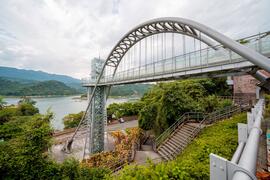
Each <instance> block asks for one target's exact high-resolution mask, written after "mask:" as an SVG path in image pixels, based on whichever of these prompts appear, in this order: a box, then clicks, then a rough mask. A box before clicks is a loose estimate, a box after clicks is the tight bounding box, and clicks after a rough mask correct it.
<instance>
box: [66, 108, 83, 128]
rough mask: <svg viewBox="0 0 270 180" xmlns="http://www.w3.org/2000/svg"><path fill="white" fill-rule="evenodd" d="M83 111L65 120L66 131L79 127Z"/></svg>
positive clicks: (67, 116)
mask: <svg viewBox="0 0 270 180" xmlns="http://www.w3.org/2000/svg"><path fill="white" fill-rule="evenodd" d="M83 113H84V112H83V111H81V112H79V113H77V114H76V113H75V114H68V115H66V116H65V117H64V118H63V121H64V125H65V129H68V128H74V127H77V126H78V125H79V123H80V121H81V119H82V116H83Z"/></svg>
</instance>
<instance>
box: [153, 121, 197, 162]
mask: <svg viewBox="0 0 270 180" xmlns="http://www.w3.org/2000/svg"><path fill="white" fill-rule="evenodd" d="M197 127H199V123H188V122H187V123H183V124H182V125H181V126H179V127H178V128H177V129H176V130H175V132H174V133H173V134H172V135H171V136H170V137H169V138H168V139H167V140H166V141H165V142H164V143H162V145H161V146H159V147H158V149H157V151H158V153H159V154H160V155H161V157H162V158H163V159H165V160H166V161H168V160H173V159H174V158H175V155H177V154H179V153H180V152H181V151H182V150H183V149H184V148H185V147H186V145H187V144H188V141H187V140H188V139H189V137H190V136H192V134H193V132H194V131H195V130H196V129H197Z"/></svg>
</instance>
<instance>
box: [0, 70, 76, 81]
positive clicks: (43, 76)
mask: <svg viewBox="0 0 270 180" xmlns="http://www.w3.org/2000/svg"><path fill="white" fill-rule="evenodd" d="M0 77H6V78H9V79H17V80H18V79H21V80H32V81H50V80H55V81H60V82H63V83H65V84H80V80H79V79H76V78H73V77H70V76H66V75H58V74H50V73H46V72H43V71H33V70H25V69H17V68H11V67H1V66H0Z"/></svg>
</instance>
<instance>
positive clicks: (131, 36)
mask: <svg viewBox="0 0 270 180" xmlns="http://www.w3.org/2000/svg"><path fill="white" fill-rule="evenodd" d="M159 33H179V34H183V35H186V36H190V37H193V38H195V39H198V40H199V41H202V42H204V43H205V44H207V45H209V46H210V47H213V48H215V47H214V46H215V42H217V43H218V44H221V45H223V47H225V48H228V49H230V50H231V51H233V52H235V53H237V54H239V55H240V56H242V57H243V58H245V59H247V60H248V61H250V62H252V63H253V64H255V65H257V66H258V67H260V68H262V69H265V70H267V71H269V72H270V60H269V59H268V58H267V57H265V56H263V55H261V54H260V53H258V52H256V51H254V50H252V49H250V48H248V47H245V46H243V45H241V44H239V43H238V42H235V41H234V40H232V39H230V38H228V37H226V36H224V35H223V34H221V33H219V32H217V31H215V30H213V29H211V28H209V27H207V26H205V25H203V24H200V23H197V22H195V21H192V20H188V19H183V18H177V17H167V18H158V19H153V20H150V21H147V22H145V23H142V24H140V25H138V26H137V27H135V28H133V29H132V30H131V31H129V32H128V33H126V35H124V36H123V38H121V40H119V41H118V43H117V44H116V45H115V46H114V48H113V49H112V51H111V52H110V54H109V56H108V57H107V59H106V60H105V63H104V65H103V67H102V69H101V72H100V75H99V76H98V78H97V80H96V83H95V86H94V87H93V89H92V94H91V96H90V98H89V104H88V107H87V110H86V112H85V114H84V116H83V117H82V119H81V122H80V124H79V126H78V127H77V129H76V131H75V133H74V135H73V136H72V138H71V139H70V140H69V141H68V143H67V145H66V148H65V149H70V148H71V144H72V141H73V138H74V136H75V134H76V133H77V131H78V129H79V128H80V126H81V124H83V123H82V122H83V121H84V120H85V117H86V114H87V113H91V111H90V112H88V111H89V109H91V108H90V107H91V104H92V103H93V102H94V99H95V98H96V96H97V95H98V94H99V93H97V91H99V87H100V86H99V83H100V79H101V77H102V76H103V75H104V74H103V73H104V72H105V68H106V67H113V68H114V73H113V76H114V74H115V72H116V70H117V68H118V65H119V64H120V62H121V60H122V59H123V57H124V55H125V54H126V53H127V52H128V51H129V49H130V48H132V47H133V46H134V45H135V44H136V43H137V42H139V41H141V40H142V39H144V38H147V37H148V36H151V35H154V34H159ZM93 108H99V107H95V106H93ZM94 111H96V110H93V112H94ZM97 111H98V110H97ZM98 114H100V113H98ZM90 117H92V118H95V117H94V116H92V115H91V116H90ZM92 121H96V119H92ZM100 130H101V131H104V128H103V129H102V128H100ZM99 132H100V131H99ZM103 134H104V132H103V133H102V132H100V134H97V136H101V135H103ZM90 138H92V140H89V142H94V141H93V139H99V140H100V142H99V143H98V144H102V143H104V142H101V141H103V138H95V137H93V136H92V137H90ZM102 148H103V145H100V146H99V149H98V150H94V151H95V152H98V151H102Z"/></svg>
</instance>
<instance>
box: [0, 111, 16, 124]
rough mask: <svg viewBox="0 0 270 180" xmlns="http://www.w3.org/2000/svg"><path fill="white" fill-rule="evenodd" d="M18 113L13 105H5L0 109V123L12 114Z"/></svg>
mask: <svg viewBox="0 0 270 180" xmlns="http://www.w3.org/2000/svg"><path fill="white" fill-rule="evenodd" d="M17 114H18V110H17V108H15V107H6V108H3V109H1V110H0V125H1V124H3V123H5V122H7V121H9V120H10V119H11V118H12V117H13V116H15V115H17Z"/></svg>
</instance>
